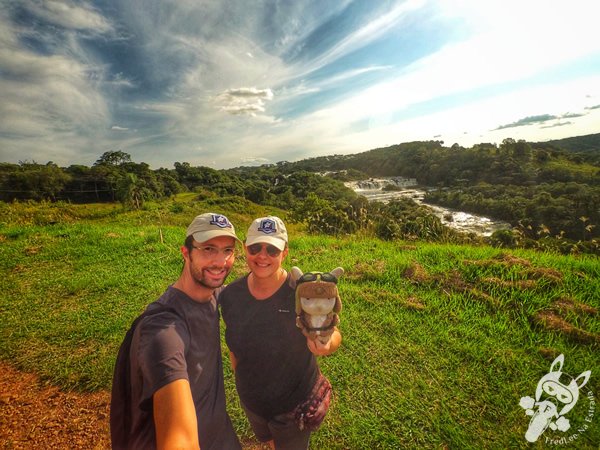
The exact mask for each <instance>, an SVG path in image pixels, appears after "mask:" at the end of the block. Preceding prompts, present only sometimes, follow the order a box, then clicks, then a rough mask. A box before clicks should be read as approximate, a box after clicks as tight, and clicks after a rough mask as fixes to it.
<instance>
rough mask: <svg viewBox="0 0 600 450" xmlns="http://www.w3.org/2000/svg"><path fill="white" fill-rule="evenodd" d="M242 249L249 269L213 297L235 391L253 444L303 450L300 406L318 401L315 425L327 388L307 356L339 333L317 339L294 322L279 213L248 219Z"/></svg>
mask: <svg viewBox="0 0 600 450" xmlns="http://www.w3.org/2000/svg"><path fill="white" fill-rule="evenodd" d="M244 248H245V251H246V258H247V262H248V267H249V269H250V273H249V274H247V275H245V276H243V277H241V278H239V279H237V280H235V281H234V282H232V283H231V284H230V285H229V286H227V287H226V288H225V290H224V291H223V292H222V293H221V295H220V296H219V303H220V304H221V310H222V315H223V320H224V321H225V325H226V327H227V328H226V331H225V338H226V341H227V345H228V347H229V350H230V357H231V366H232V368H233V370H234V372H235V380H236V388H237V391H238V395H239V397H240V401H241V404H242V407H243V408H244V411H245V412H246V416H247V417H248V420H249V421H250V424H251V426H252V429H253V430H254V433H255V434H256V437H257V438H258V439H259V440H260V441H261V442H269V444H270V445H271V447H272V448H274V449H277V450H284V449H286V450H287V449H294V450H300V449H306V448H308V442H309V440H310V433H311V427H310V424H309V425H308V426H306V427H305V426H303V425H304V423H303V421H302V420H303V417H304V416H305V414H304V413H305V412H306V411H307V409H306V406H307V405H308V404H312V405H313V406H314V405H315V404H317V405H318V404H319V403H321V408H319V411H320V414H321V415H320V417H318V418H317V420H316V421H317V422H318V423H320V421H319V419H320V420H322V417H323V416H324V413H325V412H326V409H327V406H328V402H329V396H328V395H329V394H330V390H331V386H330V385H329V382H328V381H327V379H326V378H325V377H323V376H322V375H321V373H320V371H319V367H318V365H317V361H316V358H315V355H317V356H319V355H328V354H331V353H333V352H334V351H336V350H337V348H338V347H339V346H340V343H341V341H342V336H341V334H340V332H339V331H338V330H337V329H336V330H335V331H334V332H333V334H332V335H331V339H330V340H329V341H328V342H327V343H325V344H322V343H321V342H319V341H318V340H315V341H312V340H309V339H307V338H306V337H305V336H304V335H303V334H302V333H301V332H300V330H299V329H298V328H297V327H296V315H295V298H294V285H293V282H292V279H291V276H290V275H289V274H288V272H287V271H286V270H285V269H284V268H283V267H282V263H283V261H284V260H285V258H286V257H287V254H288V235H287V230H286V228H285V225H284V223H283V222H282V221H281V219H279V218H278V217H275V216H270V217H262V218H259V219H256V220H255V221H254V222H252V225H251V226H250V228H249V229H248V233H247V237H246V242H245V245H244ZM317 426H318V425H317Z"/></svg>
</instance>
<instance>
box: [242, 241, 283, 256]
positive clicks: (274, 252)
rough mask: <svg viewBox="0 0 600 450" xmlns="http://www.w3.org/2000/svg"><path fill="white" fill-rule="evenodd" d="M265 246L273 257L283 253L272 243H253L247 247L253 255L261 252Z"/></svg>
mask: <svg viewBox="0 0 600 450" xmlns="http://www.w3.org/2000/svg"><path fill="white" fill-rule="evenodd" d="M263 247H266V248H267V254H268V255H269V256H271V257H272V258H275V257H277V256H279V255H280V254H281V250H279V249H278V248H277V247H275V246H274V245H271V244H252V245H249V246H247V247H246V248H247V249H248V253H250V254H251V255H252V256H256V255H258V254H259V253H260V252H261V250H262V249H263Z"/></svg>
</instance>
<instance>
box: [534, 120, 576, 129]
mask: <svg viewBox="0 0 600 450" xmlns="http://www.w3.org/2000/svg"><path fill="white" fill-rule="evenodd" d="M572 124H573V122H570V121H567V122H556V123H555V124H552V125H544V126H543V127H540V128H555V127H564V126H565V125H572Z"/></svg>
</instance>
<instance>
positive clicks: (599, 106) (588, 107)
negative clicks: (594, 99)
mask: <svg viewBox="0 0 600 450" xmlns="http://www.w3.org/2000/svg"><path fill="white" fill-rule="evenodd" d="M585 109H590V110H591V109H600V105H594V106H586V108H585Z"/></svg>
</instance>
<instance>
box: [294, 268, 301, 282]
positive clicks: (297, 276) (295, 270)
mask: <svg viewBox="0 0 600 450" xmlns="http://www.w3.org/2000/svg"><path fill="white" fill-rule="evenodd" d="M302 275H303V273H302V270H300V267H296V266H294V267H292V280H294V281H298V278H300V277H301V276H302Z"/></svg>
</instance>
